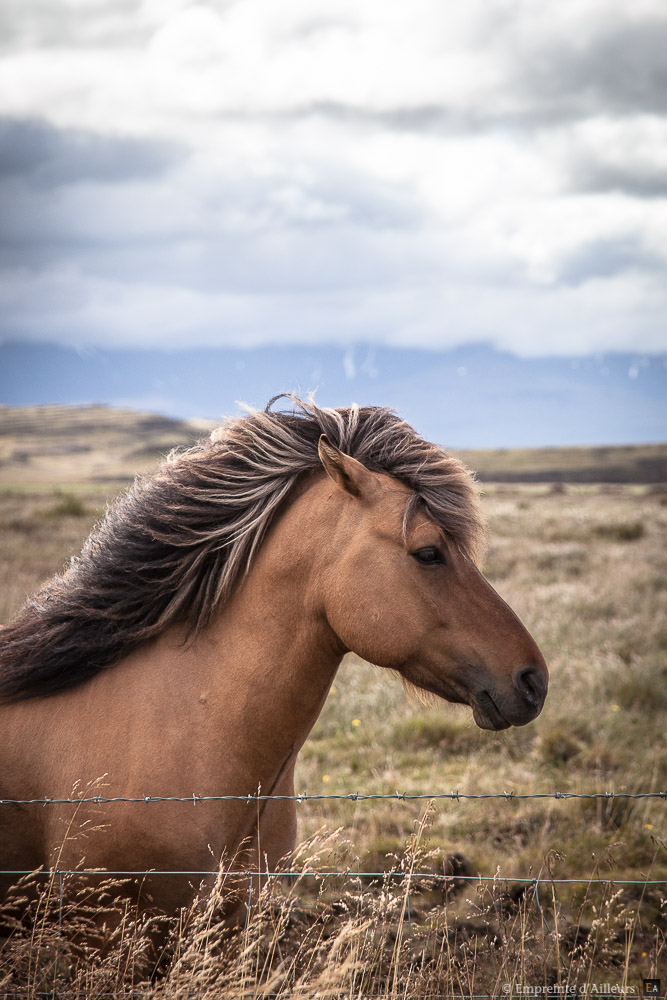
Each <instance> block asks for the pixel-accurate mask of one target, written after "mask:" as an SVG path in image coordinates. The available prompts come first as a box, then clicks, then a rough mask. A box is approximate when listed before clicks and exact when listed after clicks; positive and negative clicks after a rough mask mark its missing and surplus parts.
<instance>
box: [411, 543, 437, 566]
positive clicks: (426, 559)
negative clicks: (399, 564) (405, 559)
mask: <svg viewBox="0 0 667 1000" xmlns="http://www.w3.org/2000/svg"><path fill="white" fill-rule="evenodd" d="M412 555H413V557H414V558H415V559H416V560H417V562H420V563H422V564H423V565H425V566H432V565H434V564H435V563H444V561H445V557H444V556H443V554H442V552H441V551H440V549H437V548H436V547H435V545H428V546H427V547H426V548H425V549H417V551H416V552H413V553H412Z"/></svg>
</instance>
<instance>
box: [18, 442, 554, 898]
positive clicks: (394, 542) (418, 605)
mask: <svg viewBox="0 0 667 1000" xmlns="http://www.w3.org/2000/svg"><path fill="white" fill-rule="evenodd" d="M320 461H321V464H320V466H319V471H318V470H317V469H313V470H312V471H311V472H310V473H308V474H306V475H302V476H300V477H299V478H298V480H297V481H296V483H295V485H294V486H293V488H292V489H291V491H289V492H288V493H286V495H285V498H284V499H283V501H282V504H281V507H280V508H279V510H278V512H277V514H276V515H275V517H274V518H273V520H272V522H271V525H270V526H269V527H268V529H267V531H266V533H265V535H264V537H263V540H262V543H261V545H260V546H259V547H258V548H257V550H256V552H255V553H254V555H253V558H252V562H251V564H250V568H249V569H248V571H247V572H246V573H245V575H243V576H242V577H240V578H239V580H238V582H237V584H236V586H235V588H234V590H233V592H232V593H231V595H230V597H229V599H228V600H227V601H226V603H224V604H223V605H222V606H220V607H218V609H217V610H216V612H215V613H214V614H213V615H212V616H211V618H210V621H209V622H208V624H207V625H206V627H204V628H203V629H201V630H200V631H198V632H196V633H195V634H194V636H193V635H190V634H189V633H188V630H187V628H186V626H185V625H184V624H183V623H178V622H176V623H174V624H172V625H170V626H168V627H166V628H165V629H164V630H163V631H162V632H161V633H160V634H159V635H157V636H156V637H155V638H152V639H150V640H148V641H146V642H144V643H142V644H141V645H139V646H138V647H137V648H135V649H133V650H132V651H131V652H129V653H128V654H127V655H125V656H124V657H123V658H122V659H120V660H119V661H118V662H116V663H115V664H113V665H112V666H109V667H108V668H106V669H102V670H100V671H98V672H97V673H96V674H95V675H94V676H92V677H90V678H89V679H86V680H84V681H82V682H80V683H78V684H77V685H75V686H73V687H68V688H66V689H64V690H60V691H57V692H55V693H52V694H48V695H41V696H38V697H32V698H28V699H26V700H18V701H16V700H14V701H10V702H9V703H8V704H5V705H3V706H1V707H0V734H1V735H0V759H1V766H0V798H20V799H27V798H42V797H44V796H49V797H52V798H55V797H69V796H71V794H72V789H73V787H74V786H75V785H76V787H77V790H78V792H79V793H80V792H84V793H85V792H86V790H87V789H88V790H90V789H92V790H93V794H95V792H99V793H100V794H103V795H105V796H120V797H128V798H132V797H141V796H143V795H151V796H162V795H164V796H190V795H193V794H195V795H202V796H206V795H238V796H248V795H253V794H254V793H256V792H257V791H258V790H259V791H261V793H262V794H263V795H293V793H294V783H293V782H294V778H293V776H294V766H295V762H296V758H297V755H298V752H299V750H300V749H301V747H302V745H303V743H304V742H305V740H306V738H307V736H308V733H309V732H310V730H311V728H312V726H313V725H314V723H315V721H316V719H317V717H318V715H319V712H320V710H321V708H322V705H323V704H324V701H325V699H326V696H327V693H328V691H329V688H330V686H331V683H332V681H333V679H334V676H335V673H336V670H337V668H338V665H339V663H340V661H341V659H342V657H343V656H344V655H345V653H346V652H347V651H348V650H353V651H354V652H356V653H358V654H359V655H360V656H362V657H364V658H366V659H368V660H370V661H372V662H374V663H376V664H378V665H379V666H381V667H387V668H389V669H392V670H395V671H398V672H399V673H400V674H401V675H402V676H403V677H404V679H405V680H406V681H407V682H408V683H410V684H414V685H415V686H417V687H420V688H423V689H425V690H427V691H430V692H432V693H434V694H436V695H439V696H440V697H443V698H445V699H447V700H449V701H454V702H465V703H467V704H469V705H471V706H472V709H473V714H474V717H475V720H476V722H477V724H478V725H480V726H481V727H483V728H488V729H501V728H506V727H507V726H508V725H522V724H524V723H526V722H529V721H530V720H531V719H533V718H534V717H535V716H536V715H537V714H538V713H539V711H540V709H541V707H542V703H543V701H544V697H545V695H546V687H547V671H546V666H545V664H544V661H543V659H542V656H541V654H540V652H539V650H538V648H537V646H536V644H535V642H534V640H533V639H532V638H531V636H530V635H529V633H528V632H527V631H526V629H525V628H524V627H523V625H522V624H521V623H520V622H519V620H518V618H516V616H515V615H514V613H513V612H512V611H511V610H510V609H509V608H508V606H507V605H506V604H505V603H504V602H503V601H502V599H501V598H500V597H499V596H498V595H497V594H496V593H495V591H493V589H492V588H491V586H490V585H489V584H488V583H487V582H486V581H485V580H484V578H483V577H482V576H481V574H480V573H479V571H478V569H477V568H476V566H475V564H474V562H473V561H472V560H471V559H470V558H469V556H468V555H467V554H466V552H465V551H464V550H463V549H462V548H461V547H460V546H458V545H456V544H455V543H454V542H453V541H452V539H451V538H450V537H448V535H447V533H446V531H444V530H443V527H442V525H441V524H439V523H438V522H437V520H435V519H434V518H433V517H432V516H430V514H429V511H428V510H427V509H425V508H423V507H421V506H419V505H413V506H414V509H411V501H412V499H413V498H414V495H415V494H414V490H412V489H411V488H410V487H409V486H408V485H406V484H405V483H404V482H402V481H399V480H398V479H397V478H395V477H393V476H391V475H388V474H386V473H383V472H377V471H371V470H370V469H369V468H367V467H366V466H365V465H363V464H362V463H361V462H359V461H356V460H355V459H354V458H351V457H350V456H348V455H345V454H343V453H341V452H340V451H339V450H338V449H337V448H335V447H334V446H333V445H331V444H330V443H329V442H328V441H327V440H326V439H323V440H321V441H320ZM295 836H296V814H295V806H294V803H293V802H290V801H280V800H279V801H276V800H272V801H270V802H259V801H256V800H253V801H252V802H244V801H222V802H208V803H198V804H194V803H193V805H192V806H189V805H188V806H185V805H182V804H173V803H150V804H146V805H137V804H133V803H127V804H125V803H113V804H109V805H106V806H105V805H97V804H85V805H79V806H76V807H74V810H73V807H72V806H55V805H53V806H48V807H44V806H7V805H6V806H0V845H2V858H1V859H0V867H2V868H12V869H23V868H30V869H32V868H36V867H38V866H40V865H46V866H57V867H58V868H70V867H75V866H76V865H77V864H80V863H81V861H82V860H83V861H84V862H85V866H86V867H101V868H105V869H106V870H109V871H140V870H147V869H156V870H158V871H163V870H167V871H168V870H175V871H177V870H181V871H183V870H189V871H210V872H216V871H217V870H218V867H219V865H220V864H221V862H223V859H224V858H227V859H229V860H232V859H234V857H235V855H236V863H237V864H238V863H239V861H240V863H241V864H246V865H247V864H250V865H256V864H258V863H259V865H260V866H261V867H262V868H264V869H266V867H267V866H268V867H269V868H273V867H274V866H275V865H277V864H278V862H279V861H280V859H282V858H284V857H285V856H286V855H288V854H289V852H290V851H291V850H292V848H293V846H294V841H295ZM237 852H240V854H238V853H237ZM197 882H198V879H197V878H194V877H193V878H176V877H174V876H162V877H159V876H157V875H156V876H152V877H151V880H150V882H149V883H148V884H147V885H145V886H144V890H143V891H147V892H148V893H149V895H150V897H151V899H152V901H153V903H154V904H155V906H157V907H158V908H159V909H162V910H166V911H172V912H173V911H174V910H175V909H177V908H178V907H179V906H181V905H184V904H186V903H187V902H189V900H191V899H192V897H193V892H194V890H193V888H192V885H193V884H196V883H197Z"/></svg>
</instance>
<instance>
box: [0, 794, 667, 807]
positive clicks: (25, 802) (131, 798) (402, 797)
mask: <svg viewBox="0 0 667 1000" xmlns="http://www.w3.org/2000/svg"><path fill="white" fill-rule="evenodd" d="M484 799H501V800H505V801H507V802H516V801H520V800H525V799H556V800H566V799H589V800H591V799H603V800H607V801H613V800H615V799H658V800H662V801H665V802H667V791H663V792H559V791H554V792H459V791H452V792H338V793H336V792H331V793H323V792H314V793H313V792H302V793H300V794H295V795H262V794H260V793H248V794H246V795H198V794H197V793H196V792H193V793H192V795H109V796H107V795H81V796H79V797H77V798H74V797H71V798H57V797H51V796H48V795H45V796H43V797H42V798H35V799H6V798H2V799H0V806H58V805H81V804H82V803H92V804H93V805H111V804H112V803H115V802H136V803H143V804H144V805H153V804H155V803H160V802H185V803H190V804H191V805H200V804H202V803H204V802H247V803H256V802H270V801H272V802H278V801H280V802H297V803H303V802H321V801H336V800H337V801H348V802H368V801H374V800H375V801H377V800H385V801H387V800H389V801H393V802H412V801H426V800H428V801H436V800H449V801H452V802H464V801H475V800H484Z"/></svg>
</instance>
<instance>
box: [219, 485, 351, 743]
mask: <svg viewBox="0 0 667 1000" xmlns="http://www.w3.org/2000/svg"><path fill="white" fill-rule="evenodd" d="M327 482H328V481H327ZM335 492H336V491H334V493H335ZM334 507H335V504H334ZM331 513H334V516H335V510H334V511H332V510H331V489H329V488H328V487H327V485H326V482H323V481H322V480H321V479H316V480H314V481H312V482H309V483H307V484H305V485H304V487H302V488H301V489H300V490H299V491H298V493H297V494H296V496H295V497H294V498H293V499H292V500H291V501H288V503H287V505H286V506H285V508H284V510H283V512H282V513H281V514H280V515H279V517H278V518H277V520H276V522H275V523H274V525H273V526H272V528H271V529H270V530H269V532H268V534H267V536H266V538H265V540H264V541H263V543H262V545H261V547H260V549H259V551H258V553H257V555H256V557H255V560H254V562H253V565H252V568H251V570H250V572H249V573H248V575H247V576H246V577H245V578H244V579H243V580H242V582H241V583H240V585H239V587H238V589H237V591H236V592H235V594H234V595H233V597H232V599H231V600H230V601H229V603H228V605H227V606H226V607H225V608H224V609H223V610H222V612H221V613H220V614H219V615H218V616H217V617H216V618H215V619H214V620H213V622H212V623H211V625H210V626H209V628H208V629H207V630H206V633H205V635H204V637H203V638H204V640H205V642H204V644H203V645H204V646H205V647H207V648H209V649H210V651H211V658H212V660H213V661H214V662H212V663H211V665H210V670H209V674H210V677H211V678H212V680H211V684H212V685H213V686H214V687H217V688H218V691H219V697H220V703H221V704H224V706H225V711H226V713H228V712H229V710H230V699H233V700H234V701H235V703H236V707H235V711H237V712H238V713H239V715H240V718H239V717H237V721H240V722H241V724H242V725H244V726H246V727H247V728H248V731H249V732H254V733H256V731H257V727H258V726H261V729H262V734H263V738H266V747H267V753H268V754H269V755H271V756H273V755H274V753H278V752H280V753H283V752H284V751H285V750H286V749H287V748H290V747H292V748H293V749H294V750H298V749H299V748H300V746H301V745H302V744H303V742H304V741H305V739H306V737H307V735H308V733H309V732H310V729H311V728H312V726H313V725H314V723H315V721H316V719H317V717H318V715H319V713H320V710H321V708H322V706H323V704H324V701H325V699H326V696H327V693H328V691H329V688H330V686H331V683H332V681H333V679H334V676H335V674H336V670H337V668H338V665H339V663H340V661H341V659H342V657H343V655H344V653H345V649H344V647H343V646H342V644H341V643H340V641H339V640H338V639H337V637H336V636H335V634H334V633H333V631H332V629H331V628H330V626H329V625H328V623H327V621H326V617H325V614H324V601H323V595H322V593H321V577H322V573H321V564H320V560H321V553H322V552H323V551H324V550H325V549H326V548H327V546H326V544H324V542H325V540H327V532H328V529H329V526H330V525H329V522H330V517H329V515H330V514H331ZM220 659H224V663H220ZM272 740H273V744H272Z"/></svg>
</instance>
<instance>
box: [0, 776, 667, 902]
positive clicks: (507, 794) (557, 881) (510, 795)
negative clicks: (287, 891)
mask: <svg viewBox="0 0 667 1000" xmlns="http://www.w3.org/2000/svg"><path fill="white" fill-rule="evenodd" d="M529 799H537V800H549V799H551V800H555V801H565V800H572V799H580V800H587V801H595V800H600V801H604V802H613V801H616V800H621V801H623V800H651V799H653V800H659V801H663V802H667V791H652V792H614V791H606V792H567V791H566V792H563V791H558V790H555V791H552V792H514V791H502V792H462V791H459V790H452V791H449V792H430V793H429V792H399V791H395V792H331V793H319V792H317V793H308V792H302V793H296V794H294V795H268V794H267V795H265V794H262V793H261V791H258V792H255V793H248V794H246V795H199V794H197V793H195V792H193V793H192V794H191V795H136V796H120V795H102V794H94V795H87V794H85V793H82V794H81V795H78V796H71V797H62V798H59V797H51V796H44V797H42V798H30V799H15V798H13V799H9V798H0V807H3V806H42V807H43V808H47V807H49V806H64V805H73V806H81V805H85V804H89V805H97V806H102V805H113V804H115V803H134V804H138V805H141V804H143V805H148V806H150V805H155V804H159V803H173V804H176V803H181V804H185V805H192V806H194V807H197V806H198V805H204V804H205V803H209V802H243V803H245V804H247V805H252V804H258V803H260V802H269V801H281V802H285V801H288V802H294V803H297V804H304V803H307V802H322V801H342V802H375V801H395V802H413V801H427V802H437V801H450V802H456V803H461V802H471V801H488V800H500V801H504V802H508V803H509V802H518V801H525V800H529ZM32 874H42V875H45V876H54V877H58V878H59V881H60V891H61V895H62V890H63V879H64V878H65V877H66V876H72V875H89V876H93V875H100V876H114V877H127V878H130V877H134V878H136V877H140V876H143V877H146V876H150V875H159V876H163V875H180V876H188V877H191V878H193V877H200V878H205V877H208V878H210V877H212V876H215V875H216V874H217V872H216V871H214V870H211V869H207V870H194V869H178V870H177V869H168V870H165V869H127V870H109V869H99V868H90V869H86V868H76V869H69V868H58V867H53V868H49V869H44V871H43V872H33V871H32V870H24V869H3V870H0V875H11V876H17V877H21V876H26V875H32ZM224 874H225V876H229V877H248V878H251V877H254V878H256V877H257V876H258V875H259V876H261V877H267V878H278V877H280V878H286V879H288V878H297V877H299V878H301V877H303V876H304V875H310V876H312V877H317V878H322V879H327V878H334V877H339V878H340V877H349V878H358V877H362V876H363V877H364V878H385V877H389V878H394V879H410V880H415V881H420V880H426V879H428V880H431V881H432V882H435V883H437V882H449V883H450V884H453V883H455V882H458V883H462V882H477V883H484V882H499V881H501V882H514V883H517V884H526V885H533V886H536V887H537V886H539V883H540V882H543V883H548V884H549V885H575V884H581V885H595V884H604V885H618V886H622V885H628V886H629V885H645V886H660V885H667V879H664V878H663V879H648V878H643V879H620V878H613V877H611V876H610V877H608V878H601V877H598V876H596V877H586V878H555V877H552V876H551V875H549V876H543V877H541V876H525V875H502V876H500V875H499V874H498V872H496V873H495V874H494V875H482V874H478V875H466V874H459V873H444V872H443V873H438V872H432V871H429V872H419V871H396V870H390V871H378V872H367V871H361V872H355V871H353V870H352V869H351V868H347V869H345V870H335V871H331V870H326V869H325V870H313V871H306V872H304V871H301V870H292V869H289V868H287V869H282V870H278V871H269V870H260V869H259V868H256V869H252V870H250V869H243V870H238V871H237V870H228V871H227V870H225V872H224Z"/></svg>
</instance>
